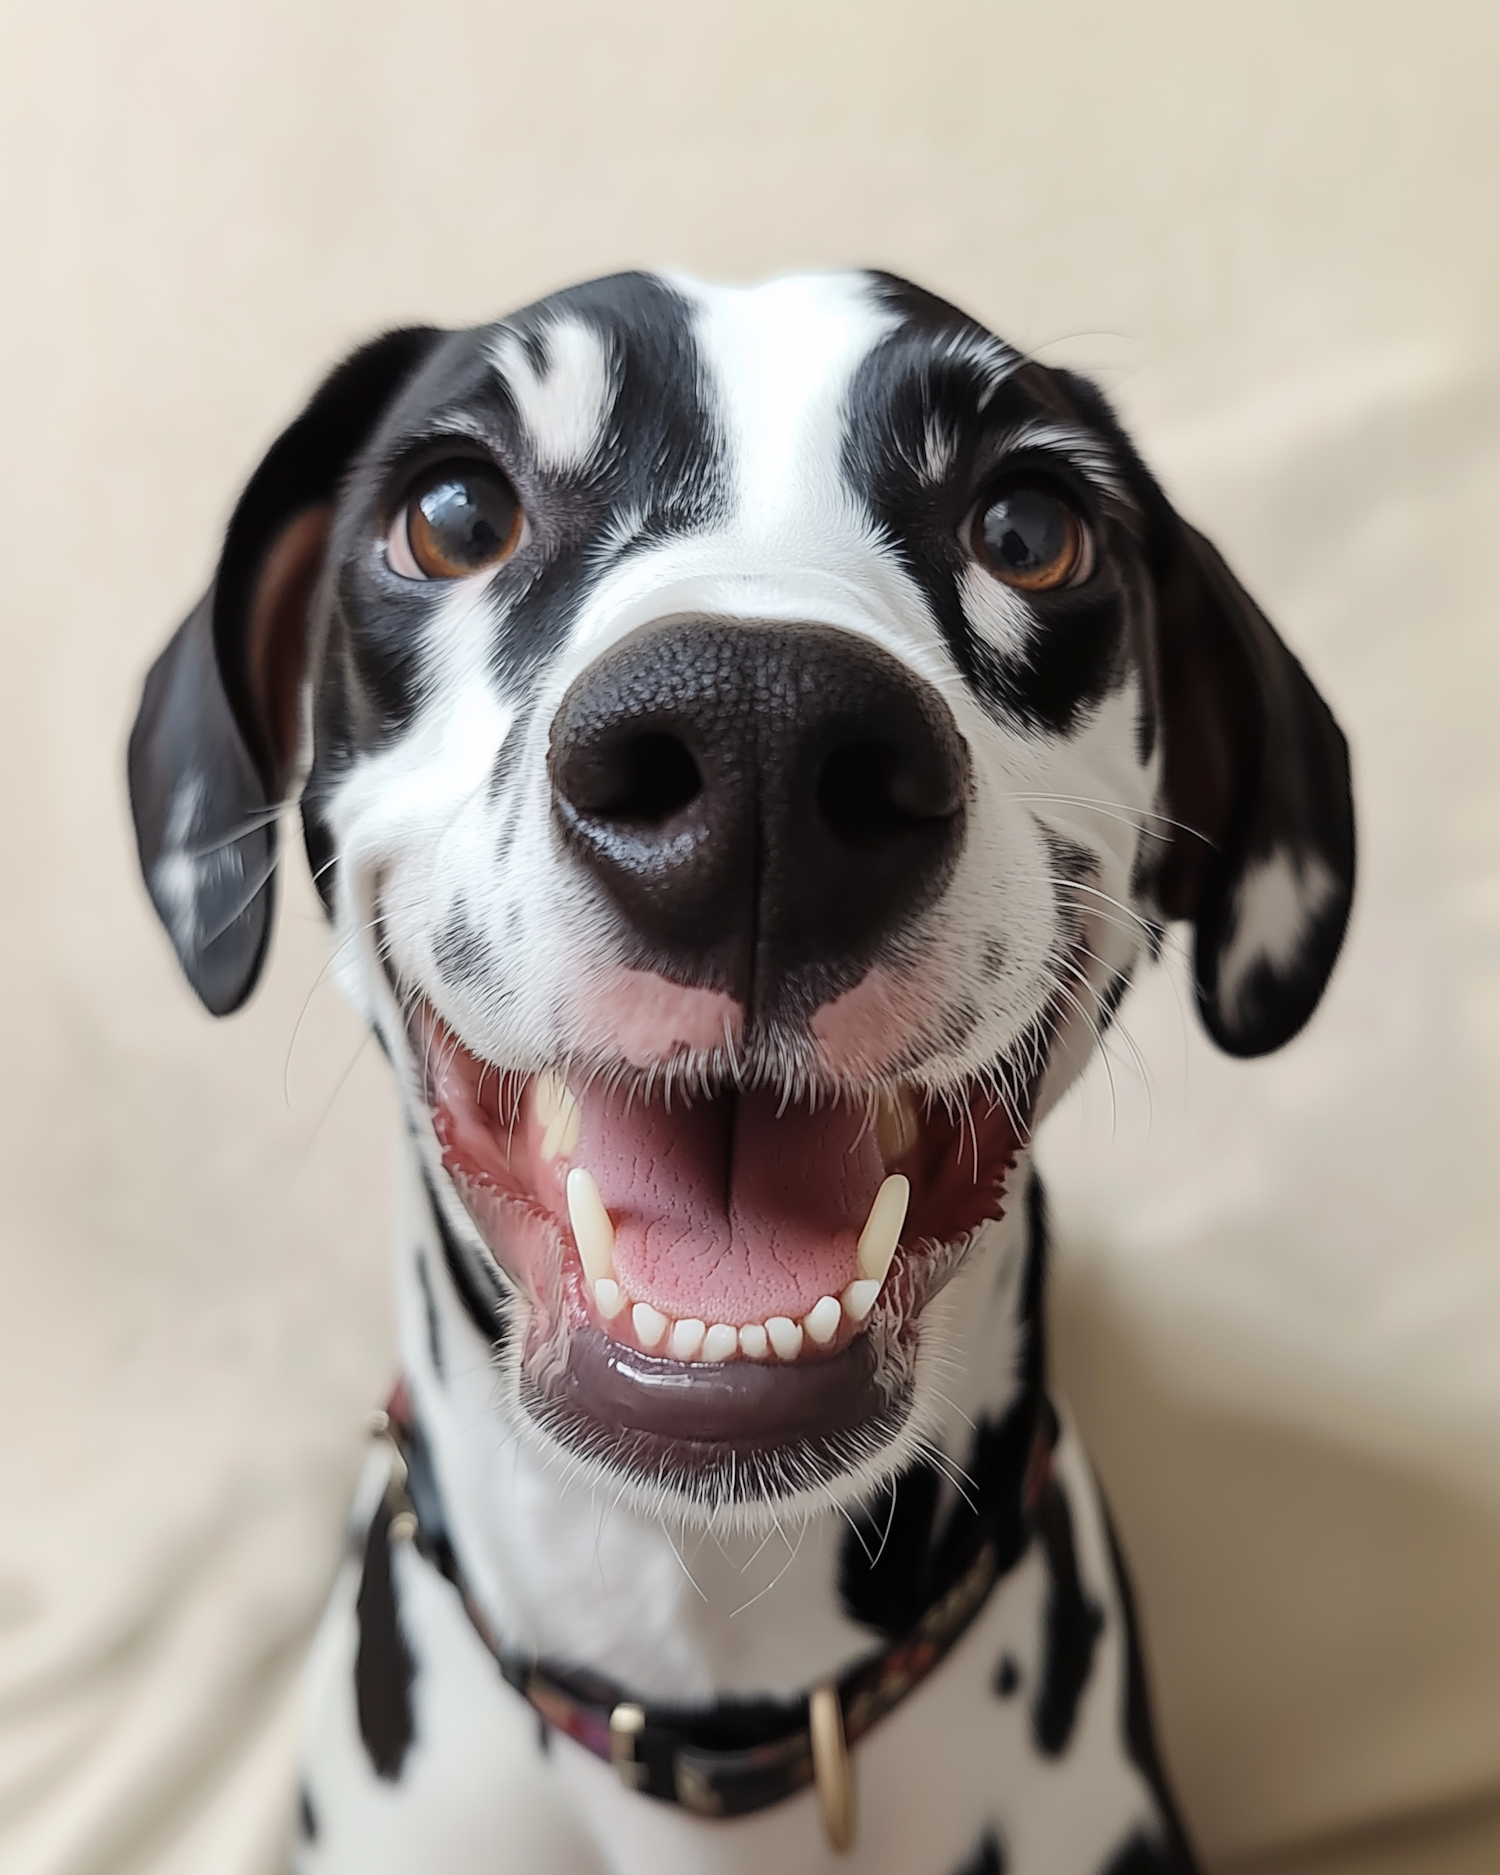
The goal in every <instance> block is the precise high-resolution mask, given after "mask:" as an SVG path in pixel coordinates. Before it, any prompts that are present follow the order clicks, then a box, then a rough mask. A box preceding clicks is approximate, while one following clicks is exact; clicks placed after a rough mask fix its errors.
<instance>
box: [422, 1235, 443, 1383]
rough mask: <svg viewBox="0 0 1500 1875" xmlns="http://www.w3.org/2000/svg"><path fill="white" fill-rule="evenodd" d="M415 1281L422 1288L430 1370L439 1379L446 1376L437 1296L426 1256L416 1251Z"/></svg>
mask: <svg viewBox="0 0 1500 1875" xmlns="http://www.w3.org/2000/svg"><path fill="white" fill-rule="evenodd" d="M417 1281H418V1283H419V1284H420V1285H421V1289H422V1307H423V1310H424V1311H425V1313H426V1316H427V1352H428V1354H429V1355H431V1357H432V1371H433V1372H434V1373H435V1374H436V1375H437V1377H438V1379H439V1380H443V1379H445V1378H446V1375H445V1373H444V1368H443V1326H442V1323H441V1322H440V1321H439V1320H438V1311H437V1297H436V1296H435V1295H434V1294H433V1293H432V1272H431V1271H430V1270H429V1269H428V1267H427V1258H426V1257H425V1256H424V1255H423V1254H422V1252H421V1251H420V1250H419V1251H418V1252H417Z"/></svg>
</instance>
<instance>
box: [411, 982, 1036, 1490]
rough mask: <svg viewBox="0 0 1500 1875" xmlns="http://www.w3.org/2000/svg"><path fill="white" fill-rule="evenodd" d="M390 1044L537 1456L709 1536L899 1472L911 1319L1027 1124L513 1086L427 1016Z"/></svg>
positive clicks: (993, 1105) (1002, 1191)
mask: <svg viewBox="0 0 1500 1875" xmlns="http://www.w3.org/2000/svg"><path fill="white" fill-rule="evenodd" d="M409 1036H410V1041H411V1044H412V1046H413V1048H414V1050H415V1051H416V1055H417V1059H418V1061H419V1062H420V1063H421V1064H422V1086H423V1090H424V1094H425V1098H426V1102H427V1106H428V1110H429V1112H430V1114H431V1117H432V1125H433V1129H434V1133H435V1136H436V1139H437V1142H438V1145H439V1147H440V1149H441V1153H442V1161H443V1167H444V1170H445V1171H446V1173H447V1175H448V1177H449V1179H450V1180H451V1182H452V1185H453V1188H454V1190H455V1191H456V1192H457V1194H458V1196H459V1198H460V1199H461V1200H462V1202H463V1205H464V1207H465V1208H466V1210H467V1211H468V1214H469V1216H470V1217H471V1218H472V1220H473V1222H474V1224H475V1226H476V1227H477V1229H478V1232H479V1234H480V1236H481V1238H482V1239H483V1241H484V1244H485V1246H486V1248H487V1249H488V1251H489V1254H490V1255H491V1256H492V1257H493V1259H494V1261H495V1263H496V1265H497V1266H498V1268H499V1269H500V1271H501V1272H502V1273H503V1275H504V1277H505V1278H506V1279H507V1281H508V1283H509V1285H510V1286H511V1287H512V1288H513V1289H514V1290H515V1291H516V1292H517V1293H518V1298H519V1300H520V1303H521V1307H520V1308H519V1309H518V1311H517V1326H518V1328H519V1329H520V1346H519V1349H518V1366H517V1369H516V1372H517V1374H518V1386H519V1403H520V1404H521V1406H522V1407H523V1408H524V1409H525V1411H526V1413H527V1414H528V1416H529V1417H530V1419H531V1420H532V1421H533V1422H534V1424H535V1426H536V1427H537V1428H538V1429H539V1431H540V1432H541V1433H542V1434H543V1435H544V1437H545V1438H546V1439H547V1440H548V1441H549V1442H550V1443H552V1444H553V1445H555V1446H556V1447H559V1448H561V1450H562V1451H563V1452H564V1453H565V1454H567V1455H568V1456H569V1457H570V1458H571V1459H572V1460H573V1461H574V1462H575V1463H577V1464H578V1465H580V1466H581V1467H582V1468H583V1469H584V1470H585V1471H587V1472H589V1473H592V1474H593V1475H594V1476H596V1477H597V1478H600V1479H605V1480H608V1481H610V1482H611V1483H612V1484H613V1485H615V1487H616V1488H621V1489H624V1490H625V1491H627V1492H630V1491H636V1492H641V1493H646V1494H649V1495H650V1496H651V1497H652V1498H653V1499H655V1500H656V1501H664V1500H665V1499H668V1498H670V1499H675V1500H676V1501H677V1502H678V1504H679V1505H680V1506H683V1507H688V1508H697V1509H701V1510H703V1511H705V1512H710V1511H713V1510H716V1509H719V1508H730V1507H735V1506H738V1507H739V1508H740V1509H741V1510H742V1511H743V1510H746V1509H748V1508H750V1507H751V1506H753V1505H755V1504H757V1503H760V1504H764V1503H768V1502H775V1503H781V1504H785V1503H786V1502H788V1500H791V1499H796V1498H801V1497H805V1496H807V1495H808V1494H820V1493H821V1494H826V1493H827V1492H828V1491H829V1490H830V1489H833V1490H835V1491H837V1487H838V1485H839V1482H840V1481H841V1480H842V1481H845V1482H847V1481H849V1480H851V1479H855V1478H859V1477H865V1478H868V1477H869V1476H870V1475H872V1473H879V1472H884V1471H886V1470H887V1469H888V1468H889V1466H890V1464H891V1462H892V1461H893V1460H894V1459H898V1458H899V1457H900V1456H901V1455H903V1454H904V1453H905V1452H906V1451H907V1450H908V1449H909V1448H912V1447H913V1446H914V1444H915V1442H916V1441H917V1439H918V1437H919V1434H920V1428H918V1427H916V1426H915V1424H914V1415H915V1402H916V1398H917V1393H918V1387H917V1379H918V1370H919V1366H920V1353H921V1347H922V1342H923V1338H924V1324H923V1315H924V1311H926V1310H927V1308H928V1307H929V1305H930V1304H931V1303H932V1302H933V1300H934V1298H935V1297H936V1296H937V1295H938V1294H939V1293H940V1292H941V1290H942V1289H943V1287H944V1286H945V1284H946V1283H947V1282H948V1280H949V1279H950V1277H951V1276H952V1275H953V1273H954V1272H955V1270H956V1269H957V1268H958V1267H959V1265H960V1264H961V1263H962V1261H963V1260H964V1257H965V1256H966V1255H967V1254H968V1251H969V1248H970V1246H971V1244H972V1242H973V1240H974V1238H975V1236H976V1235H977V1234H978V1232H979V1231H980V1230H981V1229H982V1227H983V1226H984V1225H985V1224H987V1223H989V1222H990V1221H992V1220H994V1219H996V1218H998V1217H999V1216H1000V1215H1001V1213H1002V1211H1003V1208H1004V1204H1005V1197H1006V1180H1007V1177H1008V1174H1009V1172H1010V1169H1011V1167H1012V1165H1013V1163H1014V1161H1015V1158H1016V1154H1017V1152H1018V1150H1019V1148H1020V1145H1021V1141H1022V1138H1023V1130H1024V1126H1025V1121H1026V1115H1025V1113H1024V1112H1022V1113H1017V1112H1016V1111H1015V1109H1014V1106H1013V1104H1012V1103H1007V1102H1002V1101H998V1100H996V1099H995V1098H994V1097H993V1096H992V1095H991V1094H990V1093H988V1092H987V1091H984V1090H982V1089H980V1088H979V1087H977V1086H976V1087H974V1088H972V1089H971V1090H970V1091H969V1093H968V1094H967V1096H966V1097H963V1098H954V1097H952V1096H949V1097H947V1098H946V1099H944V1100H937V1099H933V1098H930V1097H925V1096H924V1095H922V1094H921V1093H920V1092H919V1091H918V1090H915V1089H911V1088H884V1089H876V1088H871V1089H870V1090H868V1092H867V1093H865V1094H856V1095H854V1096H851V1095H849V1094H847V1093H846V1094H844V1095H843V1096H841V1097H840V1098H838V1099H827V1100H823V1101H821V1102H806V1101H801V1102H799V1101H796V1100H789V1099H787V1098H786V1097H785V1096H784V1095H783V1094H780V1093H778V1092H777V1091H775V1090H771V1089H757V1088H750V1089H745V1088H740V1087H734V1086H723V1087H720V1088H718V1089H710V1090H703V1089H699V1090H698V1091H696V1092H695V1093H694V1094H693V1096H692V1097H691V1098H686V1099H685V1098H684V1097H683V1095H682V1093H681V1091H680V1090H679V1091H678V1092H677V1093H675V1094H674V1095H672V1096H671V1097H670V1098H669V1097H667V1096H666V1095H664V1094H663V1092H662V1091H661V1088H660V1086H659V1085H658V1086H657V1087H656V1088H655V1089H653V1088H652V1087H650V1086H648V1085H640V1084H630V1085H621V1084H618V1083H616V1082H614V1081H612V1080H611V1079H610V1078H609V1077H608V1076H605V1075H600V1074H598V1073H594V1074H588V1073H585V1072H579V1073H577V1074H575V1075H573V1076H571V1077H570V1076H569V1075H568V1073H567V1072H566V1071H565V1070H555V1071H548V1072H545V1073H541V1074H530V1075H517V1074H515V1073H514V1072H510V1071H505V1070H501V1069H498V1068H496V1067H495V1066H494V1065H492V1064H490V1063H486V1062H484V1061H481V1060H480V1059H479V1058H478V1057H477V1056H475V1055H473V1054H471V1053H470V1052H469V1050H467V1049H466V1048H465V1047H464V1046H463V1045H462V1044H461V1043H460V1042H459V1041H458V1039H457V1038H456V1037H455V1036H454V1035H453V1033H452V1032H451V1030H449V1029H448V1028H447V1027H446V1026H445V1025H444V1023H443V1022H442V1020H441V1019H440V1018H439V1017H438V1016H437V1014H436V1012H435V1011H434V1010H433V1009H432V1008H431V1006H430V1005H429V1004H426V1003H425V1002H424V1003H419V1004H418V1006H417V1008H416V1010H415V1013H414V1014H413V1016H412V1019H411V1024H410V1029H409ZM840 1494H841V1493H840Z"/></svg>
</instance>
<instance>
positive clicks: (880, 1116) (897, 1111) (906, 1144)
mask: <svg viewBox="0 0 1500 1875" xmlns="http://www.w3.org/2000/svg"><path fill="white" fill-rule="evenodd" d="M875 1139H876V1143H877V1144H878V1145H879V1147H880V1156H881V1158H882V1159H884V1160H885V1162H886V1164H887V1165H894V1164H895V1163H896V1161H897V1160H898V1159H904V1158H905V1157H906V1155H907V1153H909V1152H910V1151H911V1149H912V1147H913V1146H915V1145H916V1143H917V1108H916V1102H915V1101H914V1100H913V1099H912V1097H911V1095H910V1094H909V1093H908V1092H907V1091H906V1089H905V1088H904V1087H898V1088H896V1089H895V1090H894V1091H893V1092H891V1093H886V1094H882V1095H881V1096H880V1104H879V1106H878V1108H877V1109H876V1113H875Z"/></svg>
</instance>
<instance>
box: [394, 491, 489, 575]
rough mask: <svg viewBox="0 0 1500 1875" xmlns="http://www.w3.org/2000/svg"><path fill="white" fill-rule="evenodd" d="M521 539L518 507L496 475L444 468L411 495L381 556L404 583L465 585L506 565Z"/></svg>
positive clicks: (397, 517) (397, 518)
mask: <svg viewBox="0 0 1500 1875" xmlns="http://www.w3.org/2000/svg"><path fill="white" fill-rule="evenodd" d="M520 539H521V504H520V502H519V500H517V498H516V491H515V490H514V489H513V488H512V487H511V485H510V483H509V482H508V481H506V479H505V477H504V476H503V475H502V474H501V473H500V471H499V470H498V469H492V468H489V467H488V466H487V465H486V464H484V463H479V462H448V463H444V464H443V466H442V467H441V468H438V469H432V470H429V471H428V473H427V474H426V475H424V476H423V477H422V479H421V480H420V481H419V482H418V483H417V484H416V486H415V487H414V488H413V489H412V491H411V493H410V495H408V497H407V499H406V501H405V503H404V504H403V506H402V509H401V512H400V513H399V514H398V515H397V516H396V519H395V522H394V523H393V525H392V527H391V531H390V534H389V535H388V537H387V539H386V553H387V557H388V558H389V560H390V563H391V566H392V568H393V570H394V571H396V572H397V573H402V574H404V575H405V576H406V577H407V578H408V579H465V578H467V577H468V575H469V574H471V573H482V572H483V571H484V570H485V568H486V567H491V566H498V565H499V564H500V562H501V561H502V560H508V559H509V558H510V556H511V555H512V554H513V553H514V552H515V550H516V547H517V546H518V545H519V543H520Z"/></svg>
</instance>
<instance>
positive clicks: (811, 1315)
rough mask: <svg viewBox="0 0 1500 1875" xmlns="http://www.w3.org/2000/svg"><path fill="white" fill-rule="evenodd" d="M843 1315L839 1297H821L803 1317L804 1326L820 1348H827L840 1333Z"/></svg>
mask: <svg viewBox="0 0 1500 1875" xmlns="http://www.w3.org/2000/svg"><path fill="white" fill-rule="evenodd" d="M843 1315H844V1311H843V1310H842V1309H841V1308H840V1307H839V1299H838V1297H837V1296H819V1297H818V1299H817V1301H816V1302H815V1303H814V1304H813V1305H812V1307H811V1308H810V1309H809V1310H808V1311H807V1313H806V1315H804V1316H803V1318H802V1326H803V1327H804V1328H805V1329H806V1330H807V1332H808V1333H809V1334H810V1335H811V1336H812V1338H813V1340H814V1341H816V1342H817V1344H818V1346H819V1347H820V1348H826V1347H827V1346H828V1344H829V1342H830V1341H832V1339H833V1337H834V1336H835V1335H836V1334H837V1333H838V1331H839V1323H840V1322H841V1321H842V1320H843Z"/></svg>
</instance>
